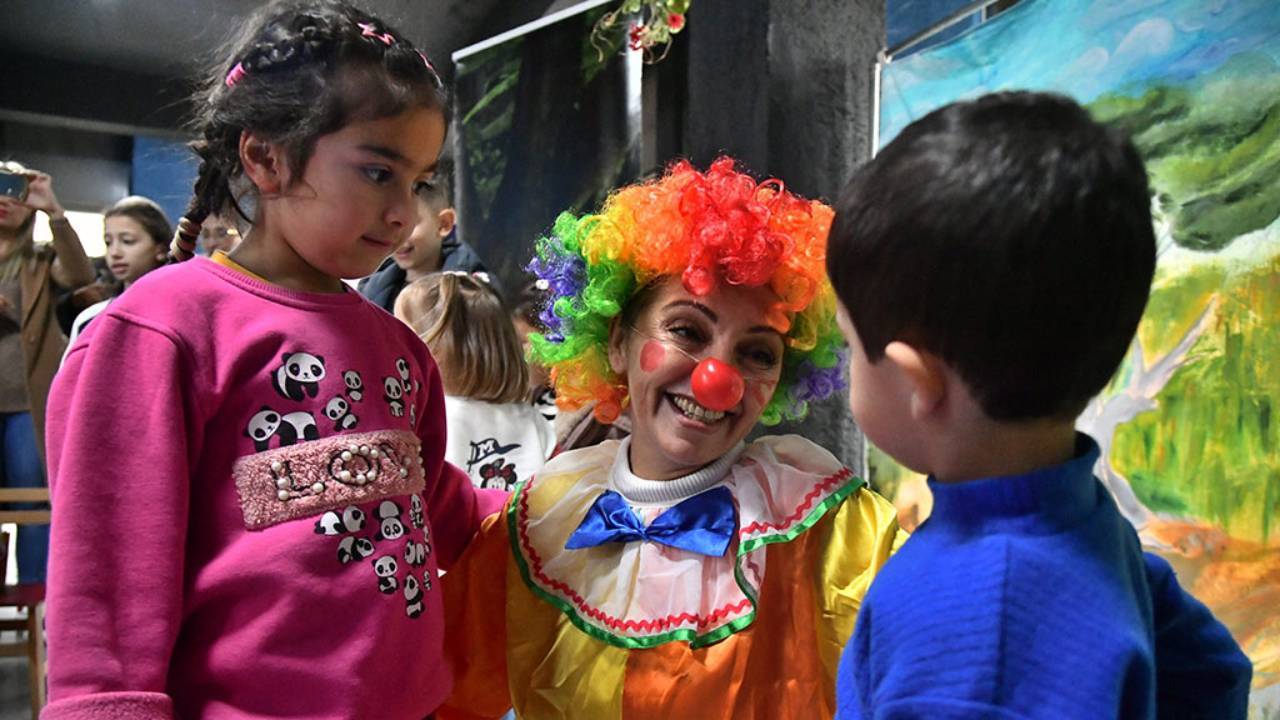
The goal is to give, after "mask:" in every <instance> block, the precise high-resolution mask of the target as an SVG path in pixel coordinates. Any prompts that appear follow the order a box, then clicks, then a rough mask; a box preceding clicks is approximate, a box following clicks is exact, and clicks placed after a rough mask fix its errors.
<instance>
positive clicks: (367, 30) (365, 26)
mask: <svg viewBox="0 0 1280 720" xmlns="http://www.w3.org/2000/svg"><path fill="white" fill-rule="evenodd" d="M356 25H358V26H359V27H360V29H361V30H362V31H363V32H361V33H360V34H361V35H362V36H364V37H371V38H373V39H374V40H381V41H382V44H383V45H390V44H391V43H393V42H395V41H396V36H395V35H392V34H391V33H379V32H378V28H376V27H374V26H373V23H356Z"/></svg>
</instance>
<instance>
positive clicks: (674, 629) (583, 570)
mask: <svg viewBox="0 0 1280 720" xmlns="http://www.w3.org/2000/svg"><path fill="white" fill-rule="evenodd" d="M831 219H832V210H831V208H829V207H827V206H825V205H823V204H821V203H819V202H814V201H808V200H803V199H801V198H799V197H796V196H795V195H793V194H791V193H789V192H787V191H786V190H785V189H784V188H783V186H782V183H781V182H778V181H776V180H771V181H767V182H765V183H757V182H756V181H754V180H753V179H751V178H750V177H748V176H746V175H744V174H742V173H739V172H737V171H736V170H735V169H734V164H733V161H732V160H729V159H721V160H719V161H717V162H716V163H715V164H714V165H712V166H711V168H710V169H709V170H708V171H706V172H700V171H698V170H696V169H694V168H693V167H692V166H691V165H689V164H688V163H686V162H680V163H677V164H675V165H673V166H672V167H671V169H670V170H669V171H668V172H667V173H666V174H665V175H664V176H663V177H661V178H659V179H657V180H654V181H651V182H646V183H642V184H638V185H633V186H630V187H627V188H624V189H622V190H619V191H617V192H616V193H614V194H613V195H612V196H611V197H610V198H609V200H608V201H607V202H606V203H605V206H604V208H603V209H602V210H601V212H600V213H599V214H596V215H588V216H585V217H575V216H573V215H571V214H564V215H561V216H560V218H559V219H558V220H557V222H556V224H555V227H554V231H553V233H552V235H551V236H550V237H547V238H543V239H542V240H540V241H539V243H538V246H537V257H536V258H535V259H534V261H533V263H532V264H531V265H530V269H531V270H532V271H533V272H534V274H536V275H537V276H538V277H539V279H540V280H543V281H545V282H544V284H545V285H546V286H547V287H548V288H549V290H550V293H551V295H552V298H551V301H550V302H549V303H548V306H547V309H546V311H545V312H544V313H543V315H542V321H543V324H544V326H545V329H546V333H545V334H543V335H535V336H532V342H533V350H532V354H533V356H534V359H535V360H537V361H538V362H541V363H543V364H545V365H546V366H548V367H549V368H551V371H552V381H553V383H554V385H555V388H556V394H557V401H558V403H559V404H560V405H561V407H562V408H565V409H572V408H575V407H579V406H582V405H585V404H592V405H593V408H594V409H593V411H594V413H595V416H596V418H597V419H598V420H600V421H601V422H606V423H608V422H612V421H614V420H615V419H617V418H618V417H619V416H620V415H621V414H622V413H624V412H625V413H627V414H629V416H630V419H631V423H632V428H633V430H632V435H631V436H630V437H629V438H627V439H625V440H622V441H621V442H618V441H607V442H604V443H602V444H600V445H597V446H595V447H589V448H584V449H580V450H574V451H571V452H568V453H565V454H562V455H560V456H558V457H555V458H553V459H552V460H551V461H549V462H548V463H547V465H546V466H545V467H544V468H543V469H542V471H541V472H540V473H538V474H537V475H536V476H535V477H534V478H532V479H530V480H529V481H527V482H525V483H523V484H521V485H520V486H518V487H517V489H516V491H515V493H514V495H513V496H512V498H511V500H510V502H509V503H508V505H507V508H506V509H505V510H504V511H503V512H502V513H500V514H499V515H497V516H494V517H491V518H489V520H488V521H487V522H486V524H485V526H484V527H483V529H482V531H481V533H480V535H479V537H478V538H477V539H476V541H475V542H474V543H473V545H472V546H471V548H470V549H469V550H468V551H467V554H466V555H465V556H464V557H463V559H462V560H461V561H460V563H459V566H458V567H456V568H455V569H454V570H453V571H451V572H450V574H449V575H448V576H447V577H446V578H445V581H444V583H443V586H444V588H445V593H446V598H445V609H446V613H447V614H448V616H449V617H448V618H447V620H446V627H448V628H450V631H451V635H450V636H449V637H448V638H447V640H446V642H447V646H448V647H447V652H448V654H449V655H450V657H451V658H452V662H453V668H454V671H455V674H456V683H457V684H456V688H455V691H454V695H453V697H452V698H451V699H450V700H449V701H448V702H447V703H446V706H445V707H444V708H442V709H441V711H440V712H439V713H438V714H437V716H438V717H442V718H448V717H494V718H496V717H501V716H502V715H503V714H504V713H505V712H506V711H507V709H508V708H510V707H514V708H515V710H516V713H517V715H519V717H521V718H529V719H532V720H538V719H539V718H591V719H593V720H596V719H604V720H611V719H613V718H640V717H651V718H683V717H690V718H692V717H696V718H753V717H759V718H766V717H767V718H771V719H773V718H783V719H785V718H817V717H831V716H832V715H833V713H834V709H835V700H834V678H835V672H836V664H837V661H838V658H839V655H840V651H841V648H842V647H843V645H844V643H845V641H846V640H847V638H848V637H849V635H850V633H851V632H852V631H853V623H854V617H855V616H856V614H857V610H858V605H859V603H860V601H861V598H862V595H863V593H864V592H865V591H866V589H867V587H868V585H869V584H870V582H871V579H872V577H873V576H874V574H875V573H876V571H877V570H878V569H879V568H880V566H881V565H882V564H883V563H884V562H885V560H886V559H887V558H888V556H889V554H890V553H891V552H892V551H893V549H894V548H895V547H896V545H897V544H898V543H899V542H900V541H901V540H902V533H901V532H900V531H899V530H898V527H897V522H896V518H895V515H894V511H893V508H892V506H891V505H889V503H887V502H886V501H885V500H884V499H883V498H880V497H879V496H878V495H876V494H874V493H872V492H871V491H870V490H868V489H866V488H865V487H864V483H863V482H862V480H860V479H858V478H856V477H855V476H854V475H853V474H852V473H851V472H850V471H849V470H848V469H846V468H844V467H842V466H841V465H840V463H839V462H838V461H837V460H836V459H835V458H834V457H833V456H832V455H831V454H830V453H828V452H827V451H825V450H823V449H822V448H820V447H818V446H817V445H814V444H813V443H811V442H809V441H808V440H805V439H803V438H800V437H797V436H794V435H791V436H775V437H764V438H761V439H759V440H756V441H754V442H752V443H750V444H747V443H746V442H745V438H746V436H747V434H748V433H749V432H750V431H751V430H752V428H753V427H755V425H756V424H757V423H758V422H763V423H764V424H766V425H771V424H776V423H778V422H779V421H781V420H783V419H794V418H800V417H802V416H804V414H805V413H806V411H807V406H808V403H809V402H810V401H812V400H817V399H821V398H823V397H826V396H829V395H831V394H833V393H834V392H836V391H837V390H838V389H839V388H840V387H841V385H842V382H841V380H842V377H843V375H844V372H845V371H844V367H843V363H842V362H841V361H842V354H841V352H840V347H841V346H840V340H839V338H840V335H839V330H838V329H837V327H836V324H835V317H834V310H835V303H834V298H833V295H832V291H831V288H830V286H829V285H828V283H827V281H826V278H825V274H824V267H825V249H826V240H827V232H828V230H829V228H830V224H831Z"/></svg>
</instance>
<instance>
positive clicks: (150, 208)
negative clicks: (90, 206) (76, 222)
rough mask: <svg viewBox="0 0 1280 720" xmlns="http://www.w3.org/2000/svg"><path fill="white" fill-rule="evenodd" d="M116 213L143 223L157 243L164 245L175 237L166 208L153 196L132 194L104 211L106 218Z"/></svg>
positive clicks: (103, 216) (140, 223) (152, 240)
mask: <svg viewBox="0 0 1280 720" xmlns="http://www.w3.org/2000/svg"><path fill="white" fill-rule="evenodd" d="M116 215H120V216H123V217H127V218H129V219H131V220H133V221H134V222H136V223H138V224H139V225H141V226H142V229H143V230H145V231H146V232H147V235H149V236H151V242H153V243H155V244H156V245H160V246H164V244H165V243H167V242H169V238H171V237H173V228H172V226H170V225H169V218H167V217H165V214H164V210H161V209H160V206H159V205H157V204H156V203H155V201H154V200H152V199H151V198H145V197H142V196H141V195H130V196H129V197H127V198H125V199H123V200H121V201H119V202H117V203H116V204H115V205H112V206H111V207H109V208H107V209H106V210H103V211H102V218H103V219H104V220H105V219H107V218H109V217H112V216H116Z"/></svg>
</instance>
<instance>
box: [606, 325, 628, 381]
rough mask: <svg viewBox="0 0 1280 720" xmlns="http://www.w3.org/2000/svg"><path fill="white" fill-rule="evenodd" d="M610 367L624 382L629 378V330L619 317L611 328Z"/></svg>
mask: <svg viewBox="0 0 1280 720" xmlns="http://www.w3.org/2000/svg"><path fill="white" fill-rule="evenodd" d="M609 367H610V368H612V369H613V371H614V372H615V373H617V374H618V375H619V376H620V377H622V378H623V379H624V380H625V379H626V377H627V330H626V328H625V327H624V326H623V324H622V323H621V322H619V320H618V318H617V317H614V319H613V324H611V325H610V326H609Z"/></svg>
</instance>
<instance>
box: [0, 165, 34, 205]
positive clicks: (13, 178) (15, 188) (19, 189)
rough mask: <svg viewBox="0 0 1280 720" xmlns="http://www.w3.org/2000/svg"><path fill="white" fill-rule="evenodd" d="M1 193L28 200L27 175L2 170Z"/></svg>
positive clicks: (0, 172)
mask: <svg viewBox="0 0 1280 720" xmlns="http://www.w3.org/2000/svg"><path fill="white" fill-rule="evenodd" d="M0 195H4V196H6V197H11V198H16V199H18V200H26V199H27V176H26V175H15V174H14V173H11V172H5V171H4V170H0Z"/></svg>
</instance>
